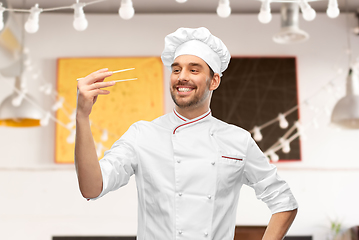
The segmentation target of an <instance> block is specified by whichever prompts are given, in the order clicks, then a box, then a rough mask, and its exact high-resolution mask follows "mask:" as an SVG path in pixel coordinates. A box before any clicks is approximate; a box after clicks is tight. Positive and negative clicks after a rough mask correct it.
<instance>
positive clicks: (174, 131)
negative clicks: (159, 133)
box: [173, 112, 211, 134]
mask: <svg viewBox="0 0 359 240" xmlns="http://www.w3.org/2000/svg"><path fill="white" fill-rule="evenodd" d="M209 114H211V112H209V113H207V114H206V115H205V116H203V117H201V118H199V119H196V120H194V121H192V122H186V123H184V124H182V125H179V126H178V127H176V128H175V130H173V134H175V133H176V130H177V129H178V128H180V127H183V126H185V125H188V124H191V123H195V122H198V121H199V120H202V119H203V118H205V117H207V116H208V115H209Z"/></svg>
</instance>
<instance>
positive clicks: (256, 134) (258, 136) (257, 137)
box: [253, 126, 263, 142]
mask: <svg viewBox="0 0 359 240" xmlns="http://www.w3.org/2000/svg"><path fill="white" fill-rule="evenodd" d="M253 132H254V134H253V138H254V140H256V141H257V142H260V141H261V140H262V139H263V136H262V134H261V129H260V128H259V127H257V126H255V127H254V128H253Z"/></svg>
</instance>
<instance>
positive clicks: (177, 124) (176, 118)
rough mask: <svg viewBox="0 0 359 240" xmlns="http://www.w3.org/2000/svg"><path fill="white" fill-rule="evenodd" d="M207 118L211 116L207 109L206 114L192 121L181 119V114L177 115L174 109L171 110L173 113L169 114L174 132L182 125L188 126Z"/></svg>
mask: <svg viewBox="0 0 359 240" xmlns="http://www.w3.org/2000/svg"><path fill="white" fill-rule="evenodd" d="M209 116H212V112H211V109H209V110H208V111H207V112H206V113H204V114H202V115H201V116H198V117H196V118H193V119H188V118H186V117H183V116H182V115H181V114H179V113H178V112H177V111H176V109H173V112H172V114H171V120H172V122H173V123H174V124H175V130H174V132H175V131H176V130H177V128H179V127H181V126H182V125H189V124H192V123H196V122H199V121H203V120H204V119H207V118H208V117H209Z"/></svg>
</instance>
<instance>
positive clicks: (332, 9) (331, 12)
mask: <svg viewBox="0 0 359 240" xmlns="http://www.w3.org/2000/svg"><path fill="white" fill-rule="evenodd" d="M339 13H340V10H339V8H338V1H337V0H329V4H328V8H327V15H328V17H330V18H336V17H338V16H339Z"/></svg>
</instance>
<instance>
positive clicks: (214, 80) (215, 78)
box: [209, 73, 221, 91]
mask: <svg viewBox="0 0 359 240" xmlns="http://www.w3.org/2000/svg"><path fill="white" fill-rule="evenodd" d="M220 83H221V77H220V76H219V74H218V73H215V74H214V75H213V78H212V80H211V84H210V86H209V90H210V91H213V90H216V89H217V88H218V87H219V84H220Z"/></svg>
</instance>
